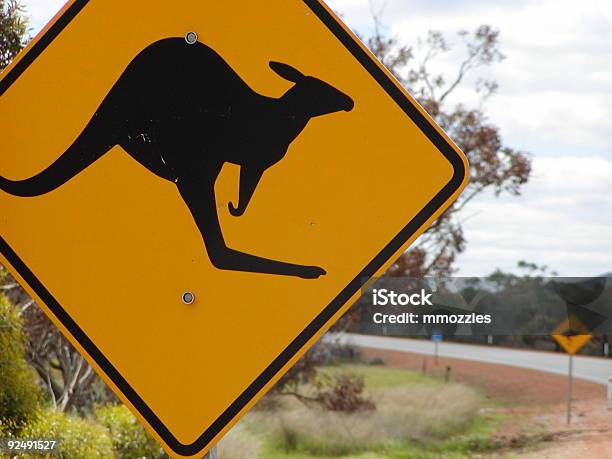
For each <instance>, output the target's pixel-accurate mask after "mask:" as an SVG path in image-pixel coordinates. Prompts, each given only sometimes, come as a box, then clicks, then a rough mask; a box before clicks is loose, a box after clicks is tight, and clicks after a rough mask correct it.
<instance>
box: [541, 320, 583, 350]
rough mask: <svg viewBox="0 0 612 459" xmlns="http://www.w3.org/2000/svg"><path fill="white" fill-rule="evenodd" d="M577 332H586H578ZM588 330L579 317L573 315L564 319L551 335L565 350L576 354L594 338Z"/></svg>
mask: <svg viewBox="0 0 612 459" xmlns="http://www.w3.org/2000/svg"><path fill="white" fill-rule="evenodd" d="M576 332H579V333H580V332H582V333H584V334H577V333H576ZM587 332H588V330H587V329H586V327H584V325H583V324H582V323H581V322H580V321H579V320H578V319H577V318H575V317H571V318H570V319H566V320H565V321H563V322H562V323H561V324H560V325H559V326H558V327H557V328H556V329H555V330H554V331H553V332H552V335H551V336H552V337H553V339H554V340H555V341H556V342H557V343H559V346H561V347H562V348H563V350H564V351H565V352H567V353H568V354H570V355H574V354H575V353H576V352H578V351H579V350H580V349H582V348H583V347H584V345H585V344H586V343H588V342H589V341H591V339H592V338H593V335H589V334H586V333H587Z"/></svg>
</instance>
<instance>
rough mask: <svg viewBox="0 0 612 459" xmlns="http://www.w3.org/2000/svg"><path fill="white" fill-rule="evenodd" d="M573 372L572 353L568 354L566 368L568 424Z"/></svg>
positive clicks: (570, 416)
mask: <svg viewBox="0 0 612 459" xmlns="http://www.w3.org/2000/svg"><path fill="white" fill-rule="evenodd" d="M573 373H574V355H573V354H570V355H569V361H568V369H567V409H566V413H567V418H566V419H567V424H568V425H569V424H570V423H571V421H572V383H573V376H574V375H573Z"/></svg>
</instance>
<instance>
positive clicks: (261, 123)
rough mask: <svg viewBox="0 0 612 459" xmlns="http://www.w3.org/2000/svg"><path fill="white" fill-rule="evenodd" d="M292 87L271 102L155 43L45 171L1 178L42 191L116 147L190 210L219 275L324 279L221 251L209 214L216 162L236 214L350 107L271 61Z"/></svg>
mask: <svg viewBox="0 0 612 459" xmlns="http://www.w3.org/2000/svg"><path fill="white" fill-rule="evenodd" d="M269 65H270V68H271V69H272V70H274V71H275V72H276V73H277V74H278V75H280V76H281V77H283V78H285V79H286V80H289V81H291V82H293V83H295V85H294V86H293V87H291V88H290V89H289V90H288V91H287V92H286V93H285V94H284V95H283V96H281V97H280V98H273V97H267V96H264V95H262V94H258V93H257V92H255V91H254V90H252V89H251V88H250V87H249V86H248V85H247V84H246V83H245V82H244V81H243V80H242V79H241V78H240V76H238V74H237V73H236V72H235V71H234V70H233V69H232V68H231V67H230V66H229V65H228V64H227V63H226V62H225V60H224V59H223V58H222V57H221V56H220V55H219V54H217V53H216V52H215V51H214V50H212V49H211V48H209V47H208V46H206V45H204V44H203V43H200V42H196V43H195V44H192V45H190V44H188V43H187V42H186V41H185V40H184V39H183V38H167V39H163V40H160V41H157V42H155V43H153V44H151V45H149V46H148V47H147V48H145V49H144V50H143V51H142V52H140V53H139V54H138V56H136V57H135V58H134V60H133V61H132V62H131V63H130V64H129V65H128V67H127V68H126V70H125V71H124V72H123V74H122V75H121V77H120V78H119V79H118V81H117V82H116V83H115V84H114V86H113V87H112V89H111V90H110V92H109V93H108V95H107V96H106V97H105V98H104V100H103V101H102V103H101V104H100V106H99V107H98V109H97V111H96V113H95V114H94V115H93V117H92V118H91V120H90V121H89V123H88V124H87V126H86V127H85V129H83V131H82V132H81V134H80V135H79V136H78V137H77V139H76V140H75V141H74V143H73V144H72V145H71V146H70V147H69V148H68V149H67V150H66V152H65V153H64V154H62V155H61V156H60V157H59V158H58V159H57V160H56V161H55V162H54V163H53V164H51V165H50V166H49V167H48V168H47V169H45V170H43V171H42V172H40V173H39V174H37V175H35V176H33V177H31V178H28V179H25V180H8V179H6V178H4V177H0V189H2V190H3V191H5V192H7V193H10V194H12V195H16V196H22V197H32V196H38V195H41V194H44V193H48V192H50V191H52V190H54V189H56V188H58V187H59V186H61V185H63V184H64V183H66V182H67V181H68V180H70V179H71V178H73V177H74V176H76V175H77V174H78V173H80V172H81V171H83V170H84V169H85V168H87V167H88V166H90V165H91V164H92V163H93V162H94V161H96V160H97V159H99V158H100V157H102V156H103V155H104V154H105V153H106V152H108V151H109V150H110V149H111V148H112V147H114V146H115V145H119V146H121V147H122V148H123V149H124V150H125V151H126V152H127V153H128V154H129V155H130V156H131V157H132V158H134V159H135V160H136V161H138V162H139V163H140V164H142V165H143V166H144V167H146V168H147V169H148V170H149V171H151V172H152V173H154V174H156V175H157V176H159V177H162V178H164V179H166V180H169V181H172V182H174V183H175V184H176V186H177V187H178V191H179V193H180V195H181V197H182V198H183V200H184V201H185V203H186V204H187V207H188V208H189V210H190V211H191V214H192V216H193V218H194V220H195V223H196V225H197V226H198V229H199V230H200V233H201V235H202V238H203V240H204V244H205V246H206V250H207V253H208V256H209V258H210V260H211V262H212V264H213V265H214V266H215V267H216V268H218V269H226V270H235V271H247V272H257V273H268V274H280V275H287V276H298V277H302V278H306V279H314V278H317V277H319V276H322V275H324V274H326V272H325V270H323V269H322V268H320V267H317V266H305V265H298V264H293V263H286V262H282V261H276V260H271V259H267V258H263V257H259V256H255V255H250V254H247V253H243V252H240V251H238V250H234V249H232V248H230V247H228V246H227V245H226V243H225V240H224V238H223V233H222V230H221V227H220V224H219V218H218V215H217V204H216V201H215V191H214V186H215V181H216V179H217V176H218V175H219V173H220V171H221V168H222V167H223V164H224V163H226V162H227V163H233V164H237V165H239V166H240V187H239V200H238V205H237V206H234V205H233V204H232V203H231V202H230V203H229V204H228V207H229V212H230V213H231V214H232V215H233V216H236V217H238V216H241V215H242V214H244V212H245V210H246V208H247V206H248V204H249V201H250V199H251V197H252V195H253V193H254V191H255V189H256V187H257V185H258V183H259V181H260V179H261V176H262V174H263V173H264V172H265V171H266V169H268V168H269V167H271V166H273V165H274V164H276V163H277V162H279V161H280V160H281V159H282V158H283V157H284V156H285V154H286V152H287V149H288V148H289V145H290V144H291V142H293V140H294V139H295V138H296V137H297V136H298V135H299V134H300V133H301V132H302V130H303V129H304V128H305V127H306V125H307V123H308V121H309V120H310V119H311V118H313V117H316V116H320V115H325V114H329V113H334V112H338V111H341V110H344V111H350V110H352V109H353V106H354V103H353V100H352V99H351V98H350V97H348V96H347V95H346V94H343V93H342V92H340V91H339V90H337V89H335V88H334V87H332V86H331V85H329V84H327V83H325V82H324V81H321V80H319V79H317V78H314V77H312V76H306V75H303V74H302V73H301V72H300V71H298V70H296V69H295V68H293V67H291V66H289V65H287V64H282V63H279V62H270V63H269Z"/></svg>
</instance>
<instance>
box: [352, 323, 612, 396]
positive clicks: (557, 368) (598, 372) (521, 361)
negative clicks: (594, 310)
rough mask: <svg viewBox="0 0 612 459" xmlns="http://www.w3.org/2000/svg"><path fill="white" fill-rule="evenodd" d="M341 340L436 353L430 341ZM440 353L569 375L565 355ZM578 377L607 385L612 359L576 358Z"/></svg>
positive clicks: (456, 349) (456, 348)
mask: <svg viewBox="0 0 612 459" xmlns="http://www.w3.org/2000/svg"><path fill="white" fill-rule="evenodd" d="M341 340H342V341H345V340H346V341H347V342H350V343H353V344H355V345H357V346H360V347H368V348H373V349H386V350H390V351H402V352H410V353H414V354H426V355H432V354H433V350H434V343H433V342H432V341H428V340H414V339H405V338H391V337H387V336H368V335H355V334H345V335H343V337H342V338H341ZM438 352H439V355H440V356H442V357H449V358H453V359H463V360H473V361H476V362H487V363H496V364H499V365H509V366H513V367H520V368H529V369H532V370H539V371H544V372H547V373H556V374H561V375H565V374H567V365H568V358H567V355H564V354H557V353H551V352H540V351H523V350H516V349H505V348H501V347H495V346H478V345H470V344H457V343H445V342H444V343H440V344H439V348H438ZM574 376H575V377H577V378H580V379H584V380H587V381H591V382H594V383H598V384H604V385H607V383H608V377H609V376H612V359H603V358H597V357H583V356H576V357H575V358H574Z"/></svg>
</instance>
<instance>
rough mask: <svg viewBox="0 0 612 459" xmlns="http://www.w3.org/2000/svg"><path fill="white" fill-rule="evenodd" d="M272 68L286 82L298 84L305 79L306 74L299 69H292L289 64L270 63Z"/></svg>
mask: <svg viewBox="0 0 612 459" xmlns="http://www.w3.org/2000/svg"><path fill="white" fill-rule="evenodd" d="M270 68H271V69H272V70H274V71H275V72H276V73H278V74H279V75H280V76H281V77H283V78H284V79H285V80H289V81H293V82H294V83H297V82H298V81H301V80H303V79H304V78H305V76H304V74H303V73H302V72H300V71H299V70H298V69H296V68H293V67H291V66H290V65H287V64H282V63H281V62H274V61H271V62H270Z"/></svg>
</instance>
